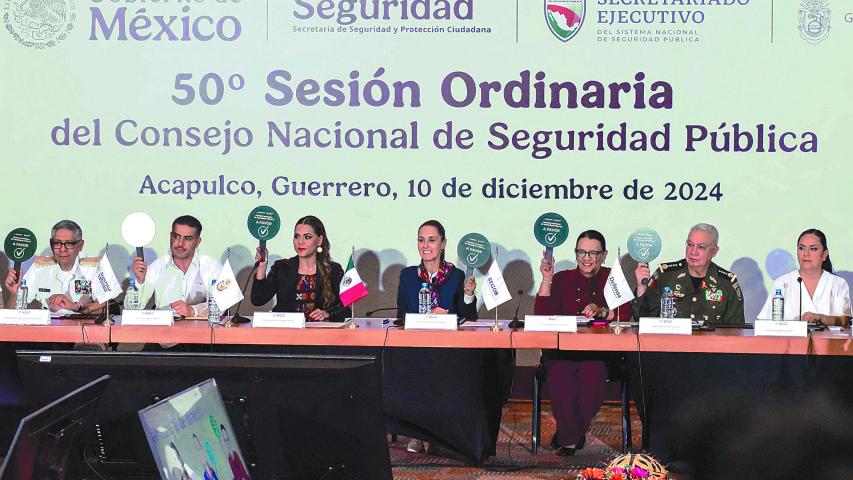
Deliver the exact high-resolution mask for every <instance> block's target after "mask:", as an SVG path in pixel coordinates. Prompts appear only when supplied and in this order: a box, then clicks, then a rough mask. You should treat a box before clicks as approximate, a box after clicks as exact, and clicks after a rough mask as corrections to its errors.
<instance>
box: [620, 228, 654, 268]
mask: <svg viewBox="0 0 853 480" xmlns="http://www.w3.org/2000/svg"><path fill="white" fill-rule="evenodd" d="M660 247H661V241H660V235H658V232H656V231H654V230H652V229H651V228H641V229H639V230H637V231H635V232H634V233H632V234H631V235H629V236H628V254H629V255H631V258H633V259H634V260H635V261H637V262H640V263H649V262H651V261H652V260H654V259H656V258H658V255H660Z"/></svg>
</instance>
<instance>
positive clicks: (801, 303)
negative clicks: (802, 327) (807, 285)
mask: <svg viewBox="0 0 853 480" xmlns="http://www.w3.org/2000/svg"><path fill="white" fill-rule="evenodd" d="M797 283H798V284H800V316H799V317H797V318H799V319H800V320H802V319H803V277H797Z"/></svg>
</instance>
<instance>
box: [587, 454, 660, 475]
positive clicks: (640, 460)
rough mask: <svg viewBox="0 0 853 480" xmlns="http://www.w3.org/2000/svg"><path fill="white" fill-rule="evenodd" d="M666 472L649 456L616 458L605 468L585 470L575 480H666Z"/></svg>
mask: <svg viewBox="0 0 853 480" xmlns="http://www.w3.org/2000/svg"><path fill="white" fill-rule="evenodd" d="M666 474H667V471H666V469H665V468H664V467H663V465H661V464H660V462H658V461H657V460H655V459H654V458H652V457H651V456H649V455H643V454H639V455H633V454H627V455H622V456H619V457H616V458H615V459H613V460H612V461H611V462H610V464H608V465H607V467H605V468H585V469H583V470H582V471H581V473H579V474H578V476H577V480H666Z"/></svg>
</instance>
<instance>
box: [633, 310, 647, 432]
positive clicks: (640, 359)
mask: <svg viewBox="0 0 853 480" xmlns="http://www.w3.org/2000/svg"><path fill="white" fill-rule="evenodd" d="M635 336H636V337H637V372H638V374H639V376H640V402H641V403H642V404H643V415H642V419H643V425H645V424H646V422H648V421H649V417H648V412H647V411H646V385H645V383H644V381H643V357H642V348H640V325H639V319H637V330H636V331H635ZM638 410H639V408H638ZM645 430H646V429H642V431H643V433H644V434H645ZM643 443H648V439H646V438H645V437H644V438H643ZM640 448H641V449H642V444H640Z"/></svg>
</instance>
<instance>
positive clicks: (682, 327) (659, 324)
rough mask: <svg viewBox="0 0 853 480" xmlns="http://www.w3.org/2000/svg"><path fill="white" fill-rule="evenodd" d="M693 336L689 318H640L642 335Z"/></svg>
mask: <svg viewBox="0 0 853 480" xmlns="http://www.w3.org/2000/svg"><path fill="white" fill-rule="evenodd" d="M645 333H653V334H659V335H693V326H692V322H691V320H690V319H689V318H657V317H640V334H641V335H642V334H645Z"/></svg>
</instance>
